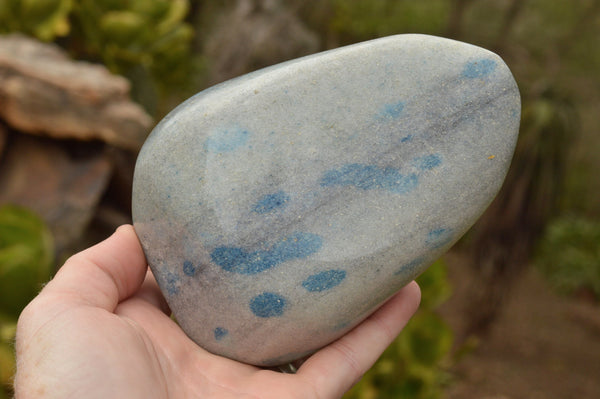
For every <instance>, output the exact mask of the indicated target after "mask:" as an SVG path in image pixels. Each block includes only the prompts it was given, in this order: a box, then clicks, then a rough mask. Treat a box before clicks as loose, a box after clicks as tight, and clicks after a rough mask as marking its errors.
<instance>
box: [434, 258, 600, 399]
mask: <svg viewBox="0 0 600 399" xmlns="http://www.w3.org/2000/svg"><path fill="white" fill-rule="evenodd" d="M447 262H448V269H449V275H450V279H451V281H452V284H453V286H454V293H453V296H452V297H451V298H450V300H449V301H448V302H447V303H445V304H444V305H443V306H442V308H441V313H442V315H443V316H444V317H445V318H446V320H447V321H448V323H449V324H450V325H451V326H452V327H453V329H454V331H458V332H460V331H461V328H462V327H463V325H464V314H463V312H461V309H462V307H463V305H464V302H465V300H466V296H465V292H466V282H467V281H468V275H469V274H468V270H467V269H466V267H465V266H464V262H460V257H458V256H456V255H449V256H448V257H447ZM450 374H451V382H450V385H449V387H448V389H447V396H446V397H447V399H463V398H464V399H466V398H469V399H472V398H476V399H479V398H481V399H568V398H577V399H596V398H600V305H599V304H598V303H593V302H592V301H590V300H582V299H580V298H568V297H564V296H559V295H557V294H555V293H554V292H553V291H552V290H551V289H550V288H549V286H548V285H547V283H546V282H545V281H544V279H543V277H542V276H541V275H539V273H538V272H537V271H536V270H535V269H533V268H530V269H529V270H528V271H526V272H525V274H524V275H523V276H522V278H521V279H520V280H519V282H518V283H517V285H516V286H515V287H514V291H513V292H512V294H511V295H510V296H509V299H508V300H507V302H506V307H505V309H504V311H503V313H502V314H501V316H500V317H499V319H498V320H497V322H496V324H495V325H494V327H493V330H492V332H491V333H490V335H489V336H488V337H487V338H485V339H483V340H481V341H480V343H479V345H478V346H477V348H476V349H475V350H474V351H473V352H471V353H469V354H468V355H466V356H465V357H463V358H462V360H460V361H458V363H456V364H455V365H454V366H452V368H451V369H450Z"/></svg>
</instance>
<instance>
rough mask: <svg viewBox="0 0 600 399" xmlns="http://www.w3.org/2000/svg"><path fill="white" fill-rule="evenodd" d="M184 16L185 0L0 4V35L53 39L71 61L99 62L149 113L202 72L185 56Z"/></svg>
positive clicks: (190, 32)
mask: <svg viewBox="0 0 600 399" xmlns="http://www.w3.org/2000/svg"><path fill="white" fill-rule="evenodd" d="M188 12H189V2H188V0H123V1H115V0H0V33H2V32H22V33H25V34H28V35H31V36H34V37H37V38H39V39H41V40H44V41H55V40H58V41H59V42H60V44H61V45H62V46H63V47H65V48H66V49H67V50H68V51H70V52H71V53H72V54H73V56H74V57H75V58H79V59H88V60H91V61H100V62H102V63H104V64H105V65H106V66H107V67H108V68H109V69H110V70H111V71H112V72H114V73H118V74H121V75H124V76H126V77H128V78H130V80H131V81H132V83H133V95H134V97H135V98H136V99H137V100H138V101H140V102H142V103H143V105H144V106H146V108H147V109H148V110H149V111H150V112H152V113H155V112H156V107H157V102H160V99H159V97H161V96H166V95H168V94H169V93H171V92H172V91H174V90H182V89H183V88H186V87H187V86H188V85H189V84H190V81H192V79H193V77H195V76H196V75H197V74H198V71H199V70H201V69H202V68H203V64H202V58H201V57H195V56H193V55H192V53H191V42H192V39H193V37H194V29H193V28H192V26H191V25H190V24H188V23H187V22H185V18H186V16H187V15H188Z"/></svg>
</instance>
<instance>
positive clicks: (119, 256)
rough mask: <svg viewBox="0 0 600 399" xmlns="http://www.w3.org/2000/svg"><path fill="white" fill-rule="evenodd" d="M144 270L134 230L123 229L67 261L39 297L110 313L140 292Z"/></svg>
mask: <svg viewBox="0 0 600 399" xmlns="http://www.w3.org/2000/svg"><path fill="white" fill-rule="evenodd" d="M146 270H147V263H146V259H145V257H144V253H143V251H142V247H141V245H140V242H139V241H138V238H137V235H136V234H135V231H134V230H133V226H131V225H125V226H121V227H119V228H118V229H117V231H116V232H115V233H114V234H113V235H112V236H110V237H109V238H107V239H106V240H104V241H102V242H101V243H99V244H96V245H95V246H93V247H91V248H88V249H86V250H85V251H82V252H80V253H78V254H76V255H73V256H72V257H71V258H69V259H68V260H67V262H66V263H65V264H64V266H63V267H61V268H60V270H59V271H58V273H57V274H56V276H55V277H54V279H53V280H52V281H51V282H50V283H48V284H47V285H46V287H45V288H44V290H43V291H42V295H50V294H55V295H60V296H61V298H62V299H63V300H68V301H70V302H71V303H76V304H85V305H91V306H95V307H100V308H104V309H106V310H108V311H110V312H112V311H114V309H115V308H116V307H117V304H118V303H119V302H120V301H122V300H124V299H125V298H128V297H129V296H131V295H132V294H133V293H134V292H136V291H137V290H138V289H139V288H140V286H141V284H142V282H143V281H144V277H145V275H146Z"/></svg>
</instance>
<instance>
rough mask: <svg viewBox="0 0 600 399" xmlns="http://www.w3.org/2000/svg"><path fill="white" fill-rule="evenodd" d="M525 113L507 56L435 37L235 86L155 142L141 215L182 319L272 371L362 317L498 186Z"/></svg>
mask: <svg viewBox="0 0 600 399" xmlns="http://www.w3.org/2000/svg"><path fill="white" fill-rule="evenodd" d="M519 119H520V97H519V91H518V89H517V85H516V84H515V81H514V79H513V77H512V75H511V73H510V71H509V69H508V67H507V66H506V65H505V63H504V62H503V61H502V60H501V59H500V58H499V57H498V56H497V55H495V54H493V53H491V52H489V51H487V50H484V49H482V48H479V47H475V46H472V45H468V44H465V43H460V42H456V41H452V40H448V39H442V38H437V37H432V36H424V35H399V36H391V37H387V38H382V39H378V40H373V41H369V42H364V43H358V44H355V45H352V46H348V47H342V48H339V49H335V50H331V51H328V52H324V53H321V54H316V55H312V56H308V57H304V58H300V59H297V60H293V61H289V62H286V63H283V64H280V65H276V66H273V67H270V68H266V69H263V70H260V71H257V72H254V73H251V74H249V75H246V76H242V77H240V78H237V79H233V80H231V81H228V82H225V83H223V84H220V85H218V86H215V87H213V88H211V89H208V90H206V91H203V92H201V93H198V94H197V95H195V96H193V97H192V98H190V99H189V100H188V101H186V102H185V103H183V104H181V105H180V106H179V107H177V108H176V109H175V110H173V111H172V112H171V113H170V114H169V115H168V116H167V117H166V118H165V119H164V120H163V121H161V122H160V123H159V124H158V125H157V126H156V128H155V129H154V131H153V132H152V134H151V135H150V136H149V138H148V140H147V141H146V143H145V145H144V147H143V148H142V150H141V152H140V154H139V157H138V160H137V165H136V170H135V177H134V187H133V219H134V226H135V229H136V232H137V234H138V236H139V238H140V241H141V243H142V246H143V249H144V252H145V254H146V258H147V260H148V263H149V265H150V267H151V269H152V271H153V273H154V275H155V276H156V279H157V282H158V284H159V286H160V287H161V289H162V291H163V293H164V295H165V298H166V300H167V302H168V303H169V306H170V307H171V309H172V310H173V312H174V314H175V317H176V318H177V320H178V322H179V324H180V325H181V327H182V328H183V330H184V331H185V332H186V333H187V334H188V335H189V336H190V337H191V338H192V339H193V340H194V341H196V342H197V343H198V344H199V345H200V346H202V347H204V348H205V349H207V350H209V351H211V352H213V353H216V354H220V355H223V356H226V357H229V358H232V359H237V360H240V361H243V362H247V363H251V364H256V365H262V366H272V365H275V364H278V363H286V362H289V361H292V360H294V359H295V358H296V357H299V356H304V355H306V354H309V353H311V352H314V351H316V350H317V349H319V348H321V347H322V346H324V345H326V344H328V343H330V342H332V341H333V340H335V339H337V338H339V337H340V336H341V335H343V334H345V333H346V332H347V331H349V330H350V329H352V328H353V327H355V326H356V325H357V324H358V323H360V322H361V321H362V320H363V319H364V318H366V317H367V316H368V315H369V314H371V313H372V312H373V311H374V310H375V309H376V308H377V307H379V306H380V305H381V303H382V302H383V301H385V300H386V299H388V298H389V297H390V296H391V295H393V293H394V292H396V291H398V290H399V289H400V288H402V287H403V286H404V285H406V284H407V283H408V282H410V281H411V280H412V279H414V278H415V277H416V276H417V275H419V273H421V272H422V271H423V270H424V269H425V268H427V266H428V265H429V264H431V263H432V262H433V261H434V260H435V259H436V258H438V257H439V256H440V255H441V254H443V253H444V252H445V251H446V250H447V249H448V248H450V247H451V246H452V245H453V243H455V242H456V240H458V239H459V238H460V237H461V235H463V234H464V233H465V232H466V231H467V229H468V228H469V227H470V226H471V225H472V224H473V223H474V222H475V220H476V219H477V218H478V217H479V216H480V215H481V213H482V212H483V211H484V210H485V208H486V207H487V206H488V204H489V203H490V202H491V200H492V199H493V197H494V196H495V195H496V193H497V191H498V189H499V188H500V186H501V184H502V181H503V179H504V176H505V174H506V171H507V168H508V166H509V164H510V161H511V157H512V154H513V150H514V146H515V142H516V139H517V133H518V128H519Z"/></svg>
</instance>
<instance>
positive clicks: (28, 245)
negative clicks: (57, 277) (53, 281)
mask: <svg viewBox="0 0 600 399" xmlns="http://www.w3.org/2000/svg"><path fill="white" fill-rule="evenodd" d="M53 262H54V253H53V244H52V236H51V234H50V231H49V230H48V228H47V227H46V225H45V224H44V222H43V221H42V220H41V219H40V218H39V217H38V216H36V215H35V214H33V213H32V212H31V211H29V210H27V209H24V208H20V207H16V206H12V205H4V206H2V207H0V312H2V313H3V314H5V315H9V316H13V317H15V318H16V317H17V316H18V315H19V313H20V312H21V310H22V309H23V308H24V307H25V305H27V303H29V301H31V299H33V297H34V296H35V295H36V294H37V293H38V291H39V290H40V288H41V285H42V283H44V282H46V281H47V280H48V279H49V278H50V276H51V273H52V267H53Z"/></svg>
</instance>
